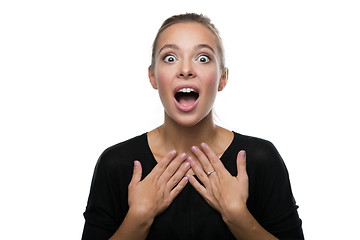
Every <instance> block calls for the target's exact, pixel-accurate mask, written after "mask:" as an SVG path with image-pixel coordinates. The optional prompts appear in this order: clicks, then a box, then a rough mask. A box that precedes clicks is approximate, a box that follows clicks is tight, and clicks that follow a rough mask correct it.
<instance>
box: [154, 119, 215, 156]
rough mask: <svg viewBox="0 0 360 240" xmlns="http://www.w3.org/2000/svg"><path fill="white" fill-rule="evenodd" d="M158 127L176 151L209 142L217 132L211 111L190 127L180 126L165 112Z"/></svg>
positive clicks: (168, 143)
mask: <svg viewBox="0 0 360 240" xmlns="http://www.w3.org/2000/svg"><path fill="white" fill-rule="evenodd" d="M160 129H161V130H160V132H162V136H163V139H164V140H165V141H166V143H167V145H168V146H169V147H170V146H173V147H175V149H177V150H178V151H186V150H188V149H190V147H191V146H194V145H197V146H199V145H200V143H202V142H207V143H209V144H210V141H211V140H212V139H214V138H215V136H216V134H217V132H218V127H217V126H216V125H215V123H214V120H213V116H212V113H209V114H208V116H206V117H205V118H204V119H203V120H202V121H201V122H199V123H197V124H196V125H195V126H191V127H186V126H181V125H179V124H177V123H176V122H175V121H173V120H172V119H171V118H170V117H168V116H167V115H166V114H165V121H164V124H163V125H162V126H161V127H160Z"/></svg>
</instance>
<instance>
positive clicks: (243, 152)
mask: <svg viewBox="0 0 360 240" xmlns="http://www.w3.org/2000/svg"><path fill="white" fill-rule="evenodd" d="M239 157H241V158H244V157H246V152H245V151H244V150H241V151H240V152H239Z"/></svg>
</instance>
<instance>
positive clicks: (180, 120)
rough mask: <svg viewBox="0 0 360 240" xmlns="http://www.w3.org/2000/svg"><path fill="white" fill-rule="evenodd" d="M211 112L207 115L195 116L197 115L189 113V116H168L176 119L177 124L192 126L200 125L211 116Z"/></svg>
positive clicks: (173, 119)
mask: <svg viewBox="0 0 360 240" xmlns="http://www.w3.org/2000/svg"><path fill="white" fill-rule="evenodd" d="M210 114H211V112H210V113H209V114H207V115H205V116H195V115H187V116H173V117H172V116H170V115H168V117H169V118H170V119H171V120H172V121H174V122H175V123H176V124H177V125H179V126H181V127H185V128H191V127H195V126H197V125H199V124H200V123H202V122H204V121H205V120H206V119H208V118H207V116H209V115H210Z"/></svg>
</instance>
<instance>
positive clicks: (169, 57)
mask: <svg viewBox="0 0 360 240" xmlns="http://www.w3.org/2000/svg"><path fill="white" fill-rule="evenodd" d="M163 60H164V61H165V62H168V63H172V62H175V61H176V58H175V57H174V56H173V55H166V56H165V57H164V58H163Z"/></svg>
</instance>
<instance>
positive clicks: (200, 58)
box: [197, 55, 211, 63]
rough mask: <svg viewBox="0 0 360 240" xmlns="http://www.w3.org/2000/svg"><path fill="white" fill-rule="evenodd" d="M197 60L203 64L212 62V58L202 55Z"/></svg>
mask: <svg viewBox="0 0 360 240" xmlns="http://www.w3.org/2000/svg"><path fill="white" fill-rule="evenodd" d="M197 60H198V61H199V62H201V63H208V62H210V61H211V59H210V57H208V56H206V55H200V56H199V57H198V59H197Z"/></svg>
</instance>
